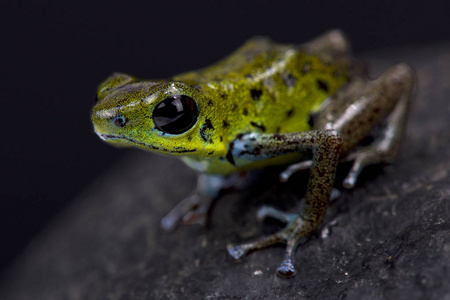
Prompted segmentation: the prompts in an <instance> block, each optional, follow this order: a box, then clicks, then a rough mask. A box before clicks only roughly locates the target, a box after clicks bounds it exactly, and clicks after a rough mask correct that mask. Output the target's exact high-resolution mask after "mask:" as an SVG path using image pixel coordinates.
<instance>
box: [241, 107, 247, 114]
mask: <svg viewBox="0 0 450 300" xmlns="http://www.w3.org/2000/svg"><path fill="white" fill-rule="evenodd" d="M242 113H243V114H244V116H248V110H247V109H246V108H244V110H243V111H242Z"/></svg>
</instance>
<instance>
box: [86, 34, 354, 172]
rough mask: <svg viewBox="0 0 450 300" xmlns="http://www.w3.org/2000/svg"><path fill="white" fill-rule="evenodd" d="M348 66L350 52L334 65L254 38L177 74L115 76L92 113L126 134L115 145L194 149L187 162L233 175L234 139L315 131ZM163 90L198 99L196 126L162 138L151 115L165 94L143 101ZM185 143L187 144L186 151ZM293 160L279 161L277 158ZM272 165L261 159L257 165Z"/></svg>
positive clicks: (98, 123) (101, 126) (108, 130)
mask: <svg viewBox="0 0 450 300" xmlns="http://www.w3.org/2000/svg"><path fill="white" fill-rule="evenodd" d="M348 67H349V59H348V57H345V56H344V57H339V59H336V60H335V61H334V63H333V64H332V63H328V62H327V63H325V62H323V61H322V60H321V59H320V57H318V56H317V55H310V54H306V53H305V52H304V51H302V49H301V47H299V46H292V45H279V44H276V43H274V42H272V41H270V40H268V39H266V38H254V39H252V40H250V41H248V42H247V43H246V44H245V45H243V46H242V47H241V48H239V49H238V50H237V51H235V53H233V54H232V55H230V56H229V57H227V58H225V59H223V60H222V61H220V62H219V63H217V64H215V65H213V66H211V67H209V68H205V69H202V70H199V71H194V72H189V73H184V74H181V75H178V76H174V77H173V78H172V79H171V80H167V81H166V80H164V81H159V82H158V81H138V80H137V79H136V78H134V77H132V76H128V75H124V74H114V75H112V76H111V77H110V78H108V79H107V80H106V81H105V82H104V83H102V85H101V86H100V87H99V92H98V99H99V102H98V103H97V105H96V106H95V107H94V109H93V111H94V113H93V114H92V119H93V123H94V127H95V130H96V132H100V133H102V134H105V135H116V136H117V137H119V136H121V135H124V136H126V137H127V139H125V140H123V139H122V140H121V139H119V138H116V139H114V142H115V143H123V144H129V143H130V138H132V139H133V141H135V142H134V143H131V144H133V145H134V146H138V147H142V148H144V149H147V150H148V148H149V145H152V147H151V149H150V150H155V151H158V152H162V153H166V154H173V155H177V154H182V155H187V156H188V157H187V158H186V159H185V161H186V162H187V163H188V164H190V165H191V166H194V167H196V168H197V169H199V170H201V171H203V172H206V173H209V174H224V175H225V174H230V173H231V172H234V171H237V168H236V166H234V165H232V164H230V163H228V162H227V161H226V160H224V158H225V157H226V154H227V152H228V150H229V143H230V142H231V141H233V140H234V139H236V137H237V136H239V135H242V134H246V133H251V132H261V133H262V132H264V133H279V132H300V131H306V130H309V129H311V127H310V125H309V124H308V117H309V114H310V113H311V112H312V111H315V110H318V109H319V107H320V104H321V103H322V102H323V100H324V99H326V98H327V97H328V96H329V95H333V94H334V93H335V92H336V90H337V89H338V88H339V87H340V86H341V85H342V84H343V83H345V82H346V81H347V80H348V76H347V73H348V72H347V69H348ZM164 89H176V90H177V91H180V92H181V93H183V94H186V95H189V96H192V97H193V98H194V97H195V98H194V99H196V100H197V104H198V106H199V109H200V112H201V114H200V117H199V120H198V121H197V124H196V126H194V127H193V128H192V129H191V130H189V131H188V132H186V133H184V134H181V135H176V136H169V135H164V136H161V134H160V132H158V131H155V130H153V129H154V125H153V124H152V120H151V119H150V118H147V116H148V115H149V113H150V112H151V110H152V108H153V106H154V105H155V104H156V103H158V101H160V100H161V99H160V98H161V97H158V96H156V97H154V99H151V101H141V99H146V100H147V99H149V98H150V97H149V95H152V96H153V95H155V94H154V93H155V91H156V90H159V91H160V90H164ZM152 93H153V94H152ZM161 94H162V97H165V96H166V95H167V93H166V92H164V93H161ZM108 110H112V111H113V114H114V113H116V111H117V110H120V111H121V112H122V114H124V115H125V116H126V118H127V119H128V120H133V124H130V125H129V126H126V127H125V128H121V129H120V130H121V131H124V133H122V132H117V130H118V129H119V128H116V127H115V126H109V125H110V124H108V121H109V119H108V118H106V119H105V118H103V116H104V115H105V111H108ZM105 121H106V122H105ZM136 123H137V124H136ZM135 124H136V125H135ZM180 144H183V145H184V147H183V148H182V149H181V148H180ZM291 160H292V157H291ZM198 162H200V164H198ZM288 162H289V160H287V161H286V160H282V161H281V160H280V159H278V160H276V163H278V164H279V163H288ZM272 163H273V162H272ZM266 164H267V162H266V163H258V164H255V163H254V164H252V165H251V168H254V167H264V166H265V165H266ZM239 169H240V170H242V169H245V166H240V168H239Z"/></svg>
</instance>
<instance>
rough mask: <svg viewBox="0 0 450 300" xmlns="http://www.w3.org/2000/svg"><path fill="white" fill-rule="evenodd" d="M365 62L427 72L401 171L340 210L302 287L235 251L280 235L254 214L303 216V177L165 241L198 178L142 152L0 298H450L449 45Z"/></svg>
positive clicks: (16, 271)
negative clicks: (234, 255) (163, 224)
mask: <svg viewBox="0 0 450 300" xmlns="http://www.w3.org/2000/svg"><path fill="white" fill-rule="evenodd" d="M364 58H365V59H366V60H367V61H369V64H370V65H371V66H373V67H375V68H374V70H373V71H372V74H379V73H380V72H381V71H382V70H383V69H385V68H387V67H388V66H389V65H392V64H393V63H395V62H401V61H402V62H406V63H408V64H410V65H411V66H412V67H413V68H414V69H415V70H416V71H417V74H418V83H419V84H418V89H417V96H416V100H415V101H414V105H413V108H412V113H411V117H410V120H409V126H408V131H407V134H406V136H405V139H404V143H403V146H402V149H401V153H400V154H399V157H398V159H397V160H396V162H395V164H393V165H391V166H386V167H384V168H380V167H373V168H369V169H368V170H366V171H365V172H364V174H363V175H362V176H363V178H362V180H361V182H360V183H359V185H358V186H357V187H356V188H355V189H353V190H343V191H342V193H341V196H340V197H339V198H338V199H337V200H335V201H334V202H333V203H332V204H331V207H330V209H329V211H328V212H327V215H326V219H325V222H324V224H323V226H322V227H321V228H320V229H319V230H318V232H317V234H315V235H313V236H312V237H311V238H310V239H309V241H307V242H306V243H305V244H303V245H300V246H299V248H298V250H297V253H296V262H295V264H296V266H297V268H298V274H297V276H296V277H294V278H292V279H283V278H279V277H277V276H276V275H275V270H276V267H277V265H278V264H279V262H280V261H281V259H282V256H283V251H284V248H283V247H282V246H280V247H271V248H268V249H265V250H262V251H258V252H253V253H251V254H249V255H248V256H247V257H245V258H244V259H243V260H242V261H240V262H237V263H236V262H233V261H232V260H231V258H229V257H228V254H227V252H226V244H227V243H228V242H239V241H245V240H248V239H251V238H252V237H257V236H261V235H263V234H267V233H269V232H273V231H275V230H276V229H277V228H280V226H281V225H280V224H279V223H276V222H275V221H270V220H269V221H265V222H264V223H263V224H261V223H258V222H257V221H256V218H255V213H256V209H257V208H258V207H259V206H261V205H262V204H270V205H275V206H278V207H280V208H282V209H289V210H291V211H295V205H296V202H298V201H299V199H301V194H299V193H298V192H299V190H301V189H302V187H298V184H297V183H298V182H299V181H300V180H303V181H304V179H305V178H306V177H305V176H304V174H303V175H302V174H299V175H295V176H294V177H293V178H292V179H291V181H290V183H289V184H280V183H278V182H277V181H276V180H275V179H276V173H275V172H272V173H273V174H272V175H270V174H269V175H268V176H265V177H264V178H263V180H264V184H262V185H259V187H258V186H257V187H256V188H253V189H251V190H250V191H248V192H236V193H230V194H227V195H225V196H224V197H222V198H221V199H220V200H219V201H218V202H217V204H216V205H215V207H214V209H213V211H212V213H211V222H210V224H209V226H208V227H207V228H206V229H205V228H201V227H199V226H190V227H181V228H178V229H177V230H176V231H174V232H172V233H166V232H163V231H162V230H161V229H160V227H159V221H160V219H161V218H162V217H163V216H164V215H165V214H166V213H167V212H168V211H169V210H170V209H171V208H172V207H173V206H174V205H175V204H176V203H177V202H178V201H179V200H180V199H181V198H183V197H184V196H186V195H187V194H189V193H190V192H191V191H192V189H193V188H194V185H195V174H194V173H193V172H192V171H191V170H189V169H188V168H187V167H185V166H184V165H183V164H182V163H181V162H180V161H178V160H176V159H173V158H167V157H162V156H156V155H152V154H148V153H143V152H138V151H136V152H132V154H131V155H130V156H127V157H126V158H125V159H123V160H122V161H120V162H118V163H117V164H116V165H114V166H113V167H112V168H111V170H109V171H108V172H107V173H106V174H105V175H104V176H103V177H102V178H99V179H98V180H97V181H96V182H93V183H92V186H91V188H89V189H88V190H86V191H84V192H83V193H82V194H81V195H80V196H79V197H78V199H77V200H76V201H75V204H74V205H72V206H71V207H69V208H68V209H66V210H65V212H64V213H62V214H61V215H60V216H59V217H58V218H57V219H55V220H54V221H53V222H52V223H51V224H50V226H48V228H47V229H46V230H45V231H44V232H42V233H41V234H40V236H39V237H38V238H36V239H35V240H34V242H32V243H31V245H30V246H29V247H28V249H27V250H26V251H25V253H24V254H23V255H22V257H21V258H20V259H19V260H18V261H17V262H16V263H15V265H14V267H13V268H12V269H11V270H10V272H9V273H8V275H7V277H6V279H5V280H4V281H3V282H2V284H1V288H0V299H34V300H38V299H45V300H49V299H83V300H85V299H181V298H189V299H272V298H281V299H288V298H289V299H291V298H292V299H450V179H449V173H450V171H449V170H450V130H449V128H450V102H449V101H448V99H449V95H450V44H441V45H434V46H426V47H414V48H402V49H387V50H385V51H384V50H383V51H382V50H379V51H376V52H373V53H370V54H367V55H366V56H364ZM340 173H343V174H344V173H345V166H344V167H342V168H341V171H340ZM340 176H342V175H340Z"/></svg>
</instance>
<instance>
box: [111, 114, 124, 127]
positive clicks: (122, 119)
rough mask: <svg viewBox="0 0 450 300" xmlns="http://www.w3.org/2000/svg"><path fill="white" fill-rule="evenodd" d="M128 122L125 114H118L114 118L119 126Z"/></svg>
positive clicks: (115, 123)
mask: <svg viewBox="0 0 450 300" xmlns="http://www.w3.org/2000/svg"><path fill="white" fill-rule="evenodd" d="M126 123H127V120H126V119H125V117H124V116H118V117H115V118H114V125H116V126H117V127H124V126H125V124H126Z"/></svg>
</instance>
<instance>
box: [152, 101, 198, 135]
mask: <svg viewBox="0 0 450 300" xmlns="http://www.w3.org/2000/svg"><path fill="white" fill-rule="evenodd" d="M197 117H198V108H197V104H196V103H195V101H194V100H193V99H192V98H189V97H188V96H186V95H174V96H170V97H168V98H166V99H164V100H163V101H162V102H161V103H159V104H158V105H156V107H155V109H154V110H153V122H154V123H155V126H156V128H157V129H159V130H161V131H162V132H166V133H170V134H178V133H183V132H186V131H188V130H189V129H190V128H191V127H192V126H194V124H195V122H197Z"/></svg>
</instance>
